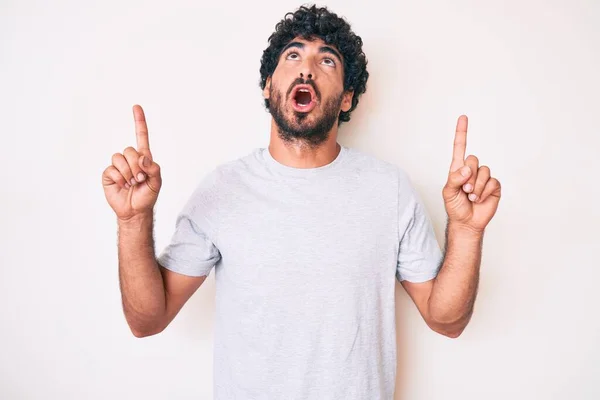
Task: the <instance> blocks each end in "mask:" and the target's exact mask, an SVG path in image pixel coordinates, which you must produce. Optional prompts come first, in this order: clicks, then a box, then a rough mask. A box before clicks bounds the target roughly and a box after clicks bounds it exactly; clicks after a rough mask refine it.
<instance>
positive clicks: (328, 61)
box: [323, 57, 335, 67]
mask: <svg viewBox="0 0 600 400" xmlns="http://www.w3.org/2000/svg"><path fill="white" fill-rule="evenodd" d="M323 63H324V64H325V65H327V66H330V67H335V61H334V60H333V58H329V57H327V58H324V59H323Z"/></svg>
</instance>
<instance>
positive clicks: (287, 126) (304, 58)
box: [263, 38, 353, 145]
mask: <svg viewBox="0 0 600 400" xmlns="http://www.w3.org/2000/svg"><path fill="white" fill-rule="evenodd" d="M343 82H344V70H343V60H342V56H341V54H340V53H339V51H338V50H337V49H336V48H335V47H333V46H331V45H327V44H325V43H324V42H323V41H322V40H321V39H315V40H313V41H308V40H305V39H301V38H296V39H294V40H292V41H291V42H290V43H288V45H287V46H286V47H285V48H284V49H283V51H282V53H281V55H280V57H279V62H278V64H277V67H276V68H275V71H274V72H273V75H272V76H271V77H269V78H267V82H266V86H265V89H264V91H263V95H264V96H265V98H267V99H269V111H270V112H271V115H272V116H273V119H274V120H275V122H276V124H277V126H278V128H279V133H280V136H281V137H282V138H283V139H284V140H290V141H291V140H294V139H301V140H303V141H305V142H307V143H310V144H312V145H318V144H320V143H322V142H323V141H325V140H326V139H327V136H328V134H329V132H330V131H331V129H332V128H333V127H334V125H335V124H337V121H338V116H339V114H340V111H348V110H349V109H350V107H351V105H352V94H353V93H352V92H351V91H350V92H344V83H343Z"/></svg>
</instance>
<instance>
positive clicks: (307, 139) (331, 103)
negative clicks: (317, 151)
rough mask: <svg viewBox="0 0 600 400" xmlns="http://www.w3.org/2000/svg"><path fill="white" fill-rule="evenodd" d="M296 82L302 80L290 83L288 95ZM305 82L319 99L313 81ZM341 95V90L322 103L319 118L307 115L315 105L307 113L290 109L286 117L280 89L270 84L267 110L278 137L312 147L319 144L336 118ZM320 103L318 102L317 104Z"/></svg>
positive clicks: (324, 138) (313, 110)
mask: <svg viewBox="0 0 600 400" xmlns="http://www.w3.org/2000/svg"><path fill="white" fill-rule="evenodd" d="M298 83H304V82H302V81H300V82H298V81H295V82H294V83H292V85H291V86H290V89H289V90H288V92H287V93H288V95H289V93H290V92H291V91H292V89H293V87H294V86H295V85H296V84H298ZM307 83H308V84H310V85H311V86H312V87H313V89H315V92H316V93H317V98H318V99H320V94H319V92H318V91H317V88H316V87H315V85H314V83H312V82H311V81H308V82H307ZM343 95H344V93H343V92H342V93H340V94H339V95H338V96H333V97H332V98H329V99H327V100H326V101H325V103H324V104H323V109H322V111H323V113H322V115H321V116H320V118H318V117H317V118H313V120H312V121H310V120H309V118H308V117H309V115H310V113H314V112H315V111H317V107H315V108H313V109H312V111H311V112H309V113H303V112H297V111H294V110H292V115H290V116H289V117H288V116H286V113H285V111H286V110H285V108H284V105H283V104H282V103H283V99H282V97H283V96H282V93H281V91H280V90H278V88H277V87H276V86H274V85H271V88H270V89H269V98H270V100H269V112H270V113H271V115H272V116H273V120H275V123H276V124H277V128H278V131H279V137H280V138H281V139H283V140H284V141H286V142H290V143H294V142H297V141H301V142H304V143H305V144H307V145H308V146H310V147H313V148H314V147H317V146H319V145H320V144H321V143H323V142H324V141H326V140H327V138H328V136H329V131H331V128H333V124H335V123H336V122H337V120H338V117H339V113H340V108H341V105H342V100H343ZM321 104H322V103H320V102H319V105H321Z"/></svg>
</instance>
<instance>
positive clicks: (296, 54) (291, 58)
mask: <svg viewBox="0 0 600 400" xmlns="http://www.w3.org/2000/svg"><path fill="white" fill-rule="evenodd" d="M292 56H293V57H292ZM285 58H286V60H297V59H298V58H300V55H299V54H298V53H297V52H295V51H290V52H289V53H287V55H286V56H285Z"/></svg>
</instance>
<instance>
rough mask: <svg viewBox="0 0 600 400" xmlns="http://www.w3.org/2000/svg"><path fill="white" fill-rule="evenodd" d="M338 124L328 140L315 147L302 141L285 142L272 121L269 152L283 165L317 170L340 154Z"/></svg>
mask: <svg viewBox="0 0 600 400" xmlns="http://www.w3.org/2000/svg"><path fill="white" fill-rule="evenodd" d="M337 128H338V127H337V123H336V124H335V125H334V126H333V127H332V128H331V130H330V131H329V133H328V134H327V139H326V140H325V141H323V142H322V143H320V144H319V145H317V146H315V145H313V144H311V143H308V142H307V141H304V140H301V139H293V140H291V141H289V140H284V139H282V138H281V137H280V135H279V129H278V126H277V124H276V123H275V121H274V120H271V137H270V142H269V152H270V153H271V156H272V157H273V158H274V159H275V160H277V161H278V162H280V163H281V164H283V165H287V166H289V167H293V168H317V167H322V166H324V165H327V164H329V163H331V162H332V161H333V160H335V158H336V157H337V156H338V154H339V152H340V149H341V147H340V145H339V144H338V143H337Z"/></svg>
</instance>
